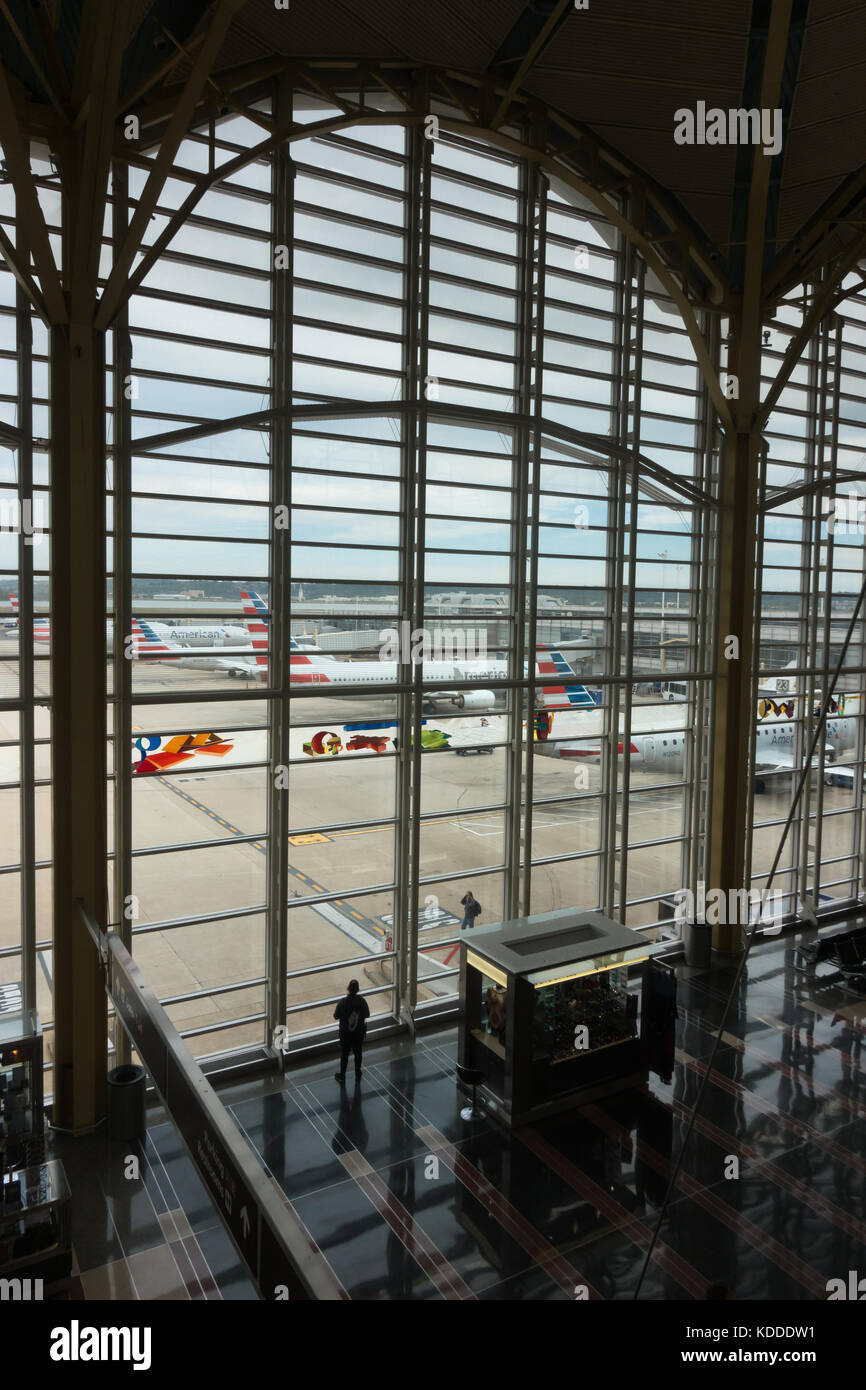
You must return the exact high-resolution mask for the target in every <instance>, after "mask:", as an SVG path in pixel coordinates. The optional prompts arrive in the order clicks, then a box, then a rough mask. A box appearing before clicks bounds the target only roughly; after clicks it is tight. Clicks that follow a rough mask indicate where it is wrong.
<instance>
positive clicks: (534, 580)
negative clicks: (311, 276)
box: [512, 161, 548, 916]
mask: <svg viewBox="0 0 866 1390" xmlns="http://www.w3.org/2000/svg"><path fill="white" fill-rule="evenodd" d="M521 173H522V179H521V182H522V186H523V197H524V200H525V206H524V224H523V225H524V244H523V247H522V250H523V253H524V261H525V272H524V273H525V279H524V299H523V304H522V313H523V320H524V322H523V333H524V341H523V352H524V355H525V360H526V365H525V376H524V379H523V382H522V386H523V393H524V394H523V395H522V396H521V398H520V404H521V407H525V409H526V413H527V414H528V415H529V416H530V419H531V425H530V426H529V428H528V429H527V430H526V436H525V438H526V481H525V486H524V490H523V491H522V495H521V496H520V498H519V511H518V516H519V522H518V524H519V532H518V537H519V543H518V546H517V561H518V564H519V566H520V574H521V580H522V584H523V589H524V606H523V607H521V605H520V603H519V602H518V596H517V595H516V594H515V606H516V609H517V613H516V625H519V626H517V631H518V633H519V635H520V643H519V644H518V654H519V664H518V665H517V666H516V667H515V668H514V675H515V677H517V676H518V675H519V672H520V671H521V670H522V662H523V655H524V652H525V654H526V669H527V673H528V675H529V676H530V677H531V681H530V684H529V686H528V688H527V689H526V690H525V691H524V690H522V689H521V688H520V687H518V686H515V688H514V692H513V696H512V709H513V716H512V717H513V719H514V724H515V729H514V737H515V747H516V749H517V758H516V760H517V761H518V764H519V767H518V772H519V773H522V777H521V781H520V786H519V789H520V792H521V795H522V799H523V806H522V808H521V807H520V805H518V808H517V813H518V816H520V815H521V814H522V829H523V843H522V846H520V845H518V850H520V849H521V848H522V859H523V863H522V865H521V859H520V854H519V853H518V857H517V858H516V860H515V862H514V865H513V867H512V873H513V875H514V877H515V880H516V886H518V885H520V886H522V898H521V900H520V901H519V902H518V901H517V899H516V895H515V903H514V906H515V913H516V914H522V915H523V916H526V915H528V914H529V912H530V910H531V906H532V848H533V837H534V831H535V805H534V800H533V792H534V788H535V701H536V693H535V692H536V688H537V687H536V685H535V681H536V666H537V662H538V652H537V644H538V622H537V618H538V560H539V547H538V530H539V524H540V522H539V513H540V510H541V470H542V452H543V428H542V417H543V411H544V334H545V307H546V294H547V189H548V183H547V180H546V178H545V177H544V176H543V175H542V174H541V173H540V171H539V170H538V169H537V167H536V166H535V165H534V164H530V163H529V162H528V161H524V162H523V167H522V170H521ZM536 223H537V225H536ZM515 403H516V402H515ZM527 531H528V539H527ZM527 549H528V557H527V554H526V550H527ZM527 558H528V562H529V575H528V579H527V576H526V565H527ZM524 612H525V613H526V614H528V619H529V621H528V623H527V625H526V628H525V629H524V618H523V614H524ZM542 707H543V697H542ZM524 711H525V714H526V723H525V729H526V733H525V737H524V736H523V731H524V722H523V718H522V716H523V713H524ZM521 740H522V743H521ZM521 869H522V875H521Z"/></svg>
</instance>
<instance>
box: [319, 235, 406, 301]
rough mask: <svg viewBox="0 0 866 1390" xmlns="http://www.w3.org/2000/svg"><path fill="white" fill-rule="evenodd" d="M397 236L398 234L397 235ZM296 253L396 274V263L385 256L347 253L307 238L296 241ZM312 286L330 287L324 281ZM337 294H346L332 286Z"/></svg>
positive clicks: (340, 288) (358, 252) (339, 288)
mask: <svg viewBox="0 0 866 1390" xmlns="http://www.w3.org/2000/svg"><path fill="white" fill-rule="evenodd" d="M395 235H396V234H395ZM295 250H296V251H308V252H310V253H311V254H312V255H315V256H330V257H331V258H332V259H333V260H335V261H346V262H348V264H350V265H357V266H370V267H371V268H372V269H373V270H389V271H390V272H391V274H392V275H393V274H394V273H395V262H394V261H392V260H388V259H387V258H386V257H385V256H374V255H373V254H372V253H371V252H369V251H345V250H344V249H343V248H342V247H340V246H324V245H323V244H322V243H321V242H319V241H307V239H306V238H305V237H298V238H297V239H296V241H295ZM310 283H311V284H318V283H321V286H322V288H323V289H324V288H327V287H328V282H327V281H325V280H322V281H321V282H318V281H311V282H310ZM330 288H331V289H333V290H334V291H335V292H336V293H338V294H339V293H344V292H345V291H344V289H343V287H342V286H340V285H332V286H330Z"/></svg>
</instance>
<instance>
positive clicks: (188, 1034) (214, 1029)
mask: <svg viewBox="0 0 866 1390" xmlns="http://www.w3.org/2000/svg"><path fill="white" fill-rule="evenodd" d="M367 993H368V994H369V993H371V991H370V990H368V991H367ZM266 1019H267V1015H266V1014H264V1013H261V1012H259V1013H257V1014H244V1015H243V1017H241V1018H231V1019H225V1020H221V1021H220V1022H219V1023H209V1024H204V1025H203V1026H202V1027H200V1028H179V1029H178V1037H180V1038H184V1039H186V1038H202V1037H206V1036H207V1034H208V1033H227V1032H229V1031H230V1030H231V1029H232V1028H243V1027H244V1026H245V1025H246V1024H248V1023H261V1022H262V1021H263V1020H266ZM261 1045H262V1044H261V1043H246V1044H243V1046H245V1047H261ZM201 1060H202V1061H204V1058H201Z"/></svg>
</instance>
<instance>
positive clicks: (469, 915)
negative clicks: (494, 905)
mask: <svg viewBox="0 0 866 1390" xmlns="http://www.w3.org/2000/svg"><path fill="white" fill-rule="evenodd" d="M460 906H461V907H462V908H463V921H462V922H461V923H460V930H461V931H464V930H465V929H466V927H474V926H475V918H476V917H477V916H478V915H479V913H480V912H481V904H480V902H479V901H478V899H477V898H473V896H472V889H471V888H470V889H469V890H468V891H467V892H466V893H465V894H464V896H463V897H462V898H461V899H460Z"/></svg>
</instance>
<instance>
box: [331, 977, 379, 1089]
mask: <svg viewBox="0 0 866 1390" xmlns="http://www.w3.org/2000/svg"><path fill="white" fill-rule="evenodd" d="M359 988H360V986H359V985H358V981H357V980H350V981H349V984H348V987H347V989H346V997H345V999H341V1000H340V1002H339V1004H338V1005H337V1007H336V1009H335V1010H334V1018H336V1019H337V1020H338V1021H339V1024H340V1070H339V1071H337V1072H334V1080H335V1081H339V1083H340V1085H341V1086H342V1085H343V1083H344V1082H345V1080H346V1067H347V1066H348V1065H349V1053H350V1052H351V1053H352V1054H353V1055H354V1058H355V1077H356V1078H357V1077H359V1076H360V1075H361V1053H362V1051H363V1049H364V1035H365V1033H366V1032H367V1019H368V1018H369V1017H370V1005H369V1004H368V1003H367V1001H366V999H365V998H364V996H363V994H359V993H358V990H359Z"/></svg>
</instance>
